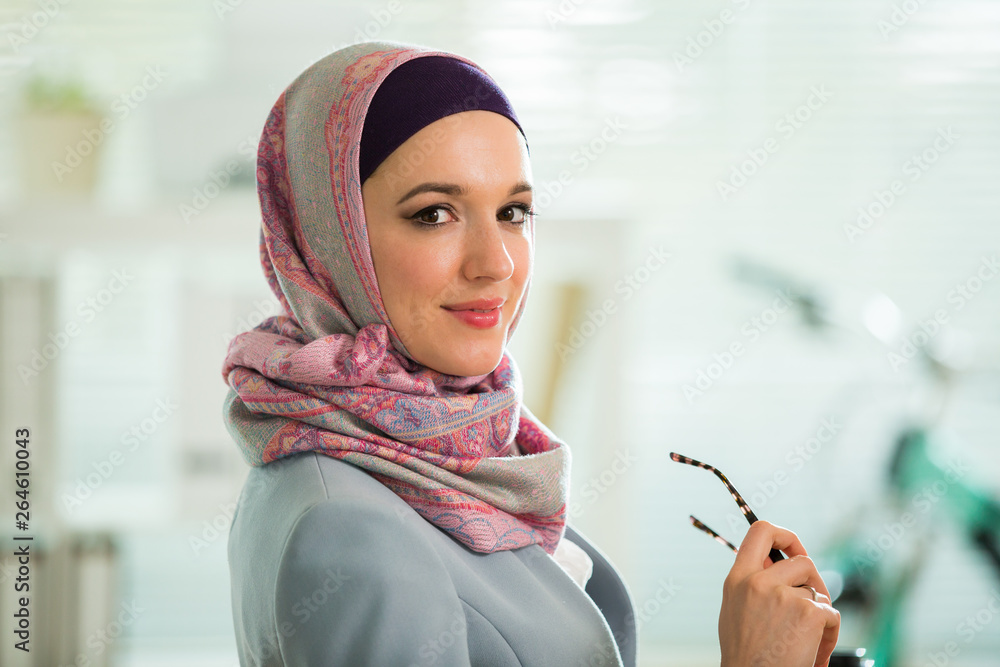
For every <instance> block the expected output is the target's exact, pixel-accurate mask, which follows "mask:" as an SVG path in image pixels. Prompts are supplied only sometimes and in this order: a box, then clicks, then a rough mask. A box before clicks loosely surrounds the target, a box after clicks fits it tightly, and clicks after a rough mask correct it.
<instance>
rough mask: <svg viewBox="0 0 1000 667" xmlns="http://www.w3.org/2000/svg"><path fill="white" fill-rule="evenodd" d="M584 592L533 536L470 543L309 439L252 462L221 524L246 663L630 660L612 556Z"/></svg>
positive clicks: (629, 617) (622, 590)
mask: <svg viewBox="0 0 1000 667" xmlns="http://www.w3.org/2000/svg"><path fill="white" fill-rule="evenodd" d="M566 536H567V538H569V539H570V540H572V541H573V542H574V543H576V544H577V545H579V546H580V547H582V548H583V549H584V550H585V551H586V552H587V554H588V555H589V556H590V557H591V558H592V559H593V561H594V573H593V575H592V576H591V579H590V581H589V582H588V583H587V587H586V592H584V591H583V590H581V589H580V587H579V586H578V585H577V584H576V583H575V582H574V581H573V580H572V579H571V578H570V577H569V575H567V574H566V573H565V572H564V571H563V570H562V568H561V567H559V565H558V564H557V563H556V562H555V561H554V560H553V559H552V558H551V557H550V556H549V555H548V554H547V553H545V551H544V550H543V549H542V548H541V547H539V546H537V545H532V546H529V547H524V548H521V549H515V550H513V551H500V552H497V553H492V554H480V553H476V552H474V551H472V550H470V549H468V548H467V547H465V546H464V545H462V544H461V543H459V542H457V541H456V540H454V539H452V538H451V537H449V536H448V535H447V534H446V533H444V532H443V531H441V530H440V529H438V528H437V527H435V526H434V525H433V524H431V523H429V522H428V521H426V520H424V519H423V518H422V517H421V516H420V515H419V514H417V513H416V512H415V511H414V510H413V509H412V508H411V507H410V506H409V505H407V504H406V503H405V502H404V501H403V500H402V499H400V498H399V497H398V496H397V495H396V494H394V493H393V492H391V491H390V490H389V489H387V488H386V487H385V486H383V485H382V484H381V483H380V482H378V481H377V480H376V479H375V478H373V477H371V476H370V475H368V474H367V473H366V472H364V471H362V470H360V469H359V468H356V467H354V466H352V465H350V464H347V463H344V462H342V461H339V460H337V459H334V458H331V457H329V456H324V455H322V454H316V453H306V454H298V455H295V456H291V457H287V458H285V459H281V460H279V461H276V462H274V463H271V464H268V465H266V466H262V467H256V468H253V469H252V470H251V471H250V474H249V477H248V478H247V481H246V484H245V486H244V487H243V493H242V494H241V496H240V501H239V504H238V506H237V510H236V514H235V516H234V517H233V525H232V529H231V531H230V534H229V568H230V575H231V583H232V601H233V620H234V623H235V626H236V641H237V645H238V647H239V656H240V664H241V665H243V666H245V667H246V666H250V665H253V666H262V667H263V666H268V667H270V666H277V665H288V666H296V667H298V666H306V665H308V666H310V667H318V666H321V665H323V666H325V665H347V666H349V667H365V666H369V665H370V666H373V667H394V666H396V665H401V666H403V667H410V666H414V667H415V666H421V665H449V666H450V665H465V666H468V665H489V666H490V667H501V666H503V667H506V666H508V665H511V666H512V665H544V666H546V667H548V666H550V665H552V666H561V665H573V666H576V665H580V666H584V665H586V666H587V667H590V666H594V667H596V666H598V665H625V666H627V667H633V666H634V665H635V664H636V626H635V614H634V610H633V606H632V600H631V598H630V596H629V593H628V590H627V589H626V587H625V584H624V582H623V581H622V579H621V576H620V575H619V574H618V572H617V571H616V570H615V568H614V567H613V566H612V565H611V564H610V563H609V562H608V560H607V559H606V558H605V557H604V556H603V555H602V554H601V553H600V552H599V551H597V549H595V548H594V546H593V545H592V544H590V542H588V541H587V540H586V539H584V538H583V537H582V536H581V535H580V534H579V533H577V532H576V531H574V530H573V529H572V528H567V530H566Z"/></svg>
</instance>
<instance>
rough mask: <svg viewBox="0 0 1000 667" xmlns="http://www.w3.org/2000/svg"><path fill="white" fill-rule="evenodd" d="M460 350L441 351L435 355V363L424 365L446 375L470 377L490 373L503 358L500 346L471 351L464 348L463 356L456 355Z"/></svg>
mask: <svg viewBox="0 0 1000 667" xmlns="http://www.w3.org/2000/svg"><path fill="white" fill-rule="evenodd" d="M461 349H462V348H460V347H459V346H455V347H452V348H450V349H449V350H447V351H445V350H442V353H441V354H440V355H436V358H435V359H434V361H435V362H436V363H432V364H425V365H427V366H430V367H431V368H434V369H435V370H437V371H438V372H440V373H445V374H446V375H460V376H463V377H470V376H477V375H488V374H490V373H492V372H493V370H494V369H495V368H496V367H497V366H498V365H499V364H500V359H502V358H503V346H502V345H496V346H491V347H489V348H488V349H483V348H482V347H480V346H476V348H475V349H472V350H469V349H467V348H466V352H465V353H464V354H461V353H459V354H456V351H459V350H461Z"/></svg>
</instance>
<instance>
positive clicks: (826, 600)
mask: <svg viewBox="0 0 1000 667" xmlns="http://www.w3.org/2000/svg"><path fill="white" fill-rule="evenodd" d="M794 588H795V589H796V591H797V592H799V591H801V592H800V593H799V594H800V595H801V597H803V598H804V599H806V600H809V601H811V602H815V603H816V604H831V602H830V596H829V595H827V594H826V593H824V592H823V591H821V590H819V589H818V588H814V587H812V586H795V587H794Z"/></svg>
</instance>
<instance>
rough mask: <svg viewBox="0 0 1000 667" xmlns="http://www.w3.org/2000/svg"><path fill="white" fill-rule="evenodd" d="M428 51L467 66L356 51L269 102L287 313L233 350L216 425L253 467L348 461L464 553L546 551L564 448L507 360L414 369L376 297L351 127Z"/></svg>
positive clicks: (275, 227)
mask: <svg viewBox="0 0 1000 667" xmlns="http://www.w3.org/2000/svg"><path fill="white" fill-rule="evenodd" d="M427 55H439V56H440V55H443V56H448V57H453V58H457V59H459V60H462V61H463V62H467V63H469V64H471V65H473V66H475V64H474V63H471V62H470V61H467V60H465V59H462V58H459V57H458V56H454V55H452V54H446V53H442V52H439V51H431V50H426V49H421V48H416V47H411V46H407V45H400V44H395V43H390V42H369V43H365V44H357V45H354V46H351V47H347V48H345V49H341V50H340V51H337V52H334V53H332V54H330V55H329V56H327V57H326V58H323V59H322V60H320V61H318V62H317V63H315V64H313V65H312V66H311V67H310V68H309V69H307V70H306V71H305V72H303V73H302V74H301V75H300V76H299V77H298V78H297V79H296V80H295V81H294V82H293V83H292V84H291V85H290V86H289V87H288V88H287V89H286V90H285V91H284V92H283V93H282V94H281V96H280V97H279V98H278V100H277V102H276V103H275V105H274V107H273V108H272V110H271V113H270V115H269V117H268V120H267V123H266V125H265V127H264V131H263V134H262V136H261V142H260V146H259V149H258V157H257V188H258V195H259V198H260V204H261V215H262V226H261V233H260V259H261V265H262V267H263V270H264V275H265V277H266V278H267V281H268V285H269V286H270V288H271V290H272V292H274V294H275V296H276V297H277V299H278V301H279V303H280V304H281V306H282V311H283V312H282V314H281V315H278V316H275V317H271V318H268V319H267V320H265V321H264V322H262V323H261V324H260V325H258V326H257V327H255V328H254V329H252V330H250V331H247V332H245V333H242V334H240V335H238V336H236V337H235V338H233V340H232V341H231V342H230V345H229V349H228V352H227V354H226V358H225V361H224V364H223V369H222V376H223V378H224V379H225V380H226V382H227V383H228V384H229V386H230V389H229V392H228V394H227V397H226V401H225V406H224V419H225V422H226V427H227V429H228V430H229V432H230V434H231V435H232V437H233V439H234V440H235V441H236V443H237V445H238V446H239V448H240V450H241V452H242V454H243V456H244V458H245V459H246V460H247V462H248V463H249V464H251V465H255V466H259V465H266V464H267V463H270V462H272V461H275V460H278V459H281V458H283V457H285V456H290V455H293V454H298V453H301V452H309V451H315V452H319V453H322V454H324V455H327V456H332V457H335V458H338V459H341V460H342V461H345V462H347V463H350V464H352V465H355V466H357V467H359V468H361V469H363V470H365V471H367V472H368V473H369V474H371V475H372V476H373V477H374V478H375V479H377V480H378V481H379V482H381V483H382V484H384V485H385V486H386V487H387V488H389V489H390V490H392V491H393V492H394V493H396V494H397V495H398V496H400V497H401V498H402V499H403V500H405V501H406V502H407V503H408V504H409V505H410V506H411V507H413V509H414V510H416V511H417V512H418V513H419V514H420V515H421V516H423V517H424V518H425V519H427V520H428V521H430V522H431V523H433V524H434V525H436V526H437V527H438V528H440V529H441V530H444V531H445V532H447V533H448V534H449V535H451V536H452V537H453V538H455V539H456V540H458V541H460V542H461V543H463V544H465V545H466V546H468V547H469V548H470V549H472V550H474V551H477V552H482V553H490V552H494V551H501V550H507V549H515V548H519V547H523V546H527V545H530V544H539V545H541V546H542V547H543V548H544V549H545V550H546V551H548V552H549V553H553V552H554V551H555V548H556V546H557V544H558V542H559V540H560V538H561V537H562V533H563V530H564V526H565V521H566V502H567V485H568V466H569V454H568V451H567V449H566V447H565V445H564V444H563V443H562V442H561V441H560V440H559V439H558V438H556V437H555V436H554V435H553V434H552V433H551V432H550V431H549V430H548V429H547V428H546V427H545V426H544V425H543V424H541V423H540V422H538V420H537V419H536V418H535V417H534V416H533V415H532V414H531V413H530V411H529V410H528V409H527V407H526V406H524V404H523V402H522V385H521V379H520V374H519V372H518V370H517V366H516V364H515V363H514V360H513V359H512V358H511V357H510V356H509V355H508V354H507V353H506V352H505V353H504V355H503V357H502V359H501V361H500V363H499V365H498V366H497V367H496V369H494V370H493V371H492V372H491V373H489V374H487V375H483V376H477V377H459V376H452V375H446V374H442V373H439V372H437V371H435V370H433V369H430V368H427V367H425V366H422V365H420V364H419V363H417V362H416V361H414V360H413V359H412V357H410V356H409V353H408V352H407V350H406V349H405V347H404V346H403V344H402V342H401V341H400V339H399V337H398V336H397V334H396V332H395V331H394V330H393V328H392V326H391V324H390V323H389V319H388V316H387V315H386V313H385V308H384V306H383V304H382V300H381V296H380V294H379V291H378V282H377V280H376V278H375V270H374V267H373V265H372V260H371V251H370V248H369V246H368V236H367V228H366V223H365V219H364V208H363V202H362V200H361V184H360V180H359V176H358V145H359V143H360V138H361V129H362V127H363V123H364V117H365V111H366V109H367V106H368V103H369V102H370V100H371V98H372V96H373V95H374V92H375V90H376V89H377V88H378V84H379V83H380V82H381V81H382V80H383V79H384V78H385V77H386V76H387V75H388V74H389V72H391V71H392V70H393V69H394V68H395V67H398V66H399V65H400V64H402V63H404V62H406V61H408V60H410V59H412V58H417V57H423V56H427ZM476 67H478V66H476ZM533 237H534V229H533V228H532V238H533ZM526 289H527V288H526ZM524 301H526V299H522V304H521V306H520V309H519V310H518V312H517V313H516V314H515V317H514V321H513V322H512V323H511V327H510V330H509V333H512V332H513V330H514V327H515V325H516V323H517V321H518V320H519V319H520V315H521V312H522V311H523V308H524ZM508 335H509V334H508Z"/></svg>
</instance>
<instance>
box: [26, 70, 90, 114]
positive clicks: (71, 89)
mask: <svg viewBox="0 0 1000 667" xmlns="http://www.w3.org/2000/svg"><path fill="white" fill-rule="evenodd" d="M25 102H26V103H27V106H28V109H30V110H32V111H41V112H49V113H52V112H81V111H93V109H94V105H93V104H92V102H91V100H90V97H89V96H88V95H87V92H86V88H85V87H84V85H83V84H82V83H81V82H79V81H72V80H56V79H53V78H49V77H46V76H43V75H36V76H34V77H32V78H31V79H30V80H29V81H28V83H27V84H26V86H25Z"/></svg>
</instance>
